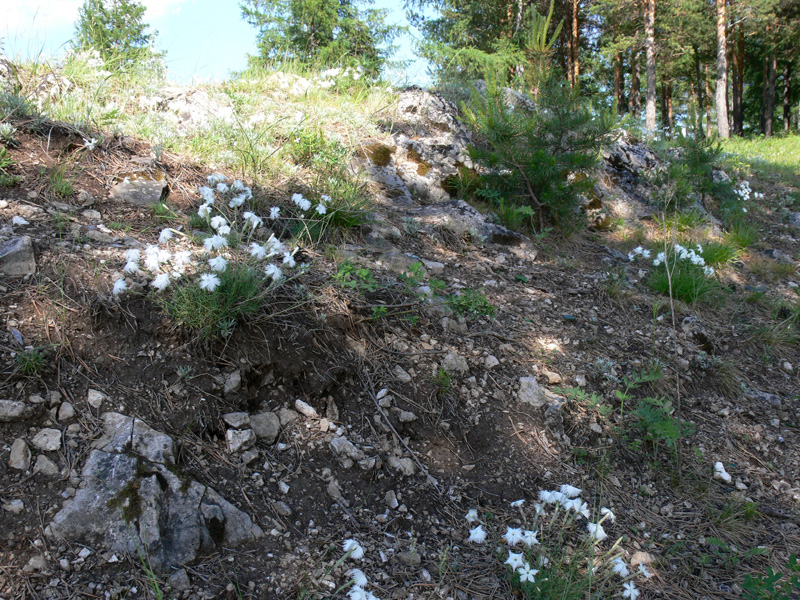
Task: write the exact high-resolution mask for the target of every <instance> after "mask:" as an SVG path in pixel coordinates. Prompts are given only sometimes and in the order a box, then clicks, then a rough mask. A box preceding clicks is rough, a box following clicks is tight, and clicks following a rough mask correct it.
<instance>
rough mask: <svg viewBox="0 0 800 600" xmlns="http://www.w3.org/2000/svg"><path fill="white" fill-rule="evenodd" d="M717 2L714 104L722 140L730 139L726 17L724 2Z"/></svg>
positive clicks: (719, 0)
mask: <svg viewBox="0 0 800 600" xmlns="http://www.w3.org/2000/svg"><path fill="white" fill-rule="evenodd" d="M716 1H717V90H716V93H715V95H714V104H715V108H716V109H717V133H719V137H720V138H722V139H723V140H725V139H728V138H729V137H730V131H729V129H728V34H727V31H726V28H727V26H728V15H727V11H726V10H725V9H726V7H725V1H726V0H716Z"/></svg>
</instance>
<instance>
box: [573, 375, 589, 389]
mask: <svg viewBox="0 0 800 600" xmlns="http://www.w3.org/2000/svg"><path fill="white" fill-rule="evenodd" d="M575 383H576V384H577V386H578V387H586V376H585V375H580V374H579V375H575Z"/></svg>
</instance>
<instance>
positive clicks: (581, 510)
mask: <svg viewBox="0 0 800 600" xmlns="http://www.w3.org/2000/svg"><path fill="white" fill-rule="evenodd" d="M564 508H566V509H568V510H574V511H575V512H576V513H578V514H579V515H583V516H584V517H585V518H587V519H588V518H589V517H590V516H591V513H590V512H589V505H588V504H586V502H584V501H583V500H581V499H580V498H573V499H572V500H568V501H567V502H565V503H564Z"/></svg>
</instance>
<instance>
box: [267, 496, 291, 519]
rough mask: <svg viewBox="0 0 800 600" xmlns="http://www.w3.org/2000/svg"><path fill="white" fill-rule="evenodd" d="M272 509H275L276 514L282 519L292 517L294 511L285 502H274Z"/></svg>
mask: <svg viewBox="0 0 800 600" xmlns="http://www.w3.org/2000/svg"><path fill="white" fill-rule="evenodd" d="M272 507H273V508H274V509H275V512H276V513H278V514H279V515H280V516H282V517H291V516H292V509H291V508H290V507H289V505H288V504H286V502H284V501H283V500H278V501H277V502H273V503H272Z"/></svg>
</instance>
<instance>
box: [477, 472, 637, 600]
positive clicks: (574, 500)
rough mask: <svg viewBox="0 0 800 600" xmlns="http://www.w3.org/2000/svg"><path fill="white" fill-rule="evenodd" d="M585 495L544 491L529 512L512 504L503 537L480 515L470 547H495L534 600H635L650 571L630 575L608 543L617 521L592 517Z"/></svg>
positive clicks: (606, 514) (603, 514)
mask: <svg viewBox="0 0 800 600" xmlns="http://www.w3.org/2000/svg"><path fill="white" fill-rule="evenodd" d="M580 494H581V490H580V489H578V488H576V487H573V486H571V485H562V486H561V488H560V489H559V490H552V491H548V490H542V491H540V492H539V503H534V504H533V507H532V508H530V509H527V508H526V507H525V500H517V501H515V502H512V503H511V507H512V508H515V509H517V510H518V511H519V517H518V518H517V519H515V521H516V522H515V523H514V525H515V526H513V527H512V526H510V525H507V526H505V532H503V533H501V531H502V529H501V528H498V524H492V523H493V521H486V522H481V519H480V516H479V514H478V511H477V509H471V510H469V511H468V512H467V514H466V515H465V519H466V520H467V522H468V525H467V529H468V530H469V537H468V538H467V540H468V542H470V543H473V544H478V545H484V544H487V543H488V544H491V545H492V546H493V551H494V553H496V555H497V557H498V562H501V563H502V565H503V567H504V568H505V572H506V576H507V577H508V579H509V581H510V583H511V585H512V586H513V587H514V588H516V589H517V590H519V592H521V593H522V595H523V597H524V598H527V599H530V600H546V599H550V598H592V599H595V598H596V599H598V600H599V599H601V598H603V599H604V598H613V597H622V598H630V600H636V598H638V597H639V594H640V592H639V589H638V588H637V587H636V584H635V582H634V578H635V577H651V573H650V572H649V571H648V570H647V567H646V566H644V565H640V566H639V568H638V569H637V570H632V568H629V566H628V565H627V564H626V563H625V560H624V559H623V552H622V551H621V550H620V548H619V544H620V541H621V538H620V539H618V540H617V541H616V542H614V543H609V542H610V540H609V537H608V533H607V532H606V528H610V526H613V523H614V520H615V516H614V513H613V512H612V511H611V510H609V509H608V508H601V509H600V511H599V514H595V515H594V516H593V515H592V510H591V509H590V508H589V506H588V504H587V503H586V502H585V501H584V500H582V499H581V497H580Z"/></svg>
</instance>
